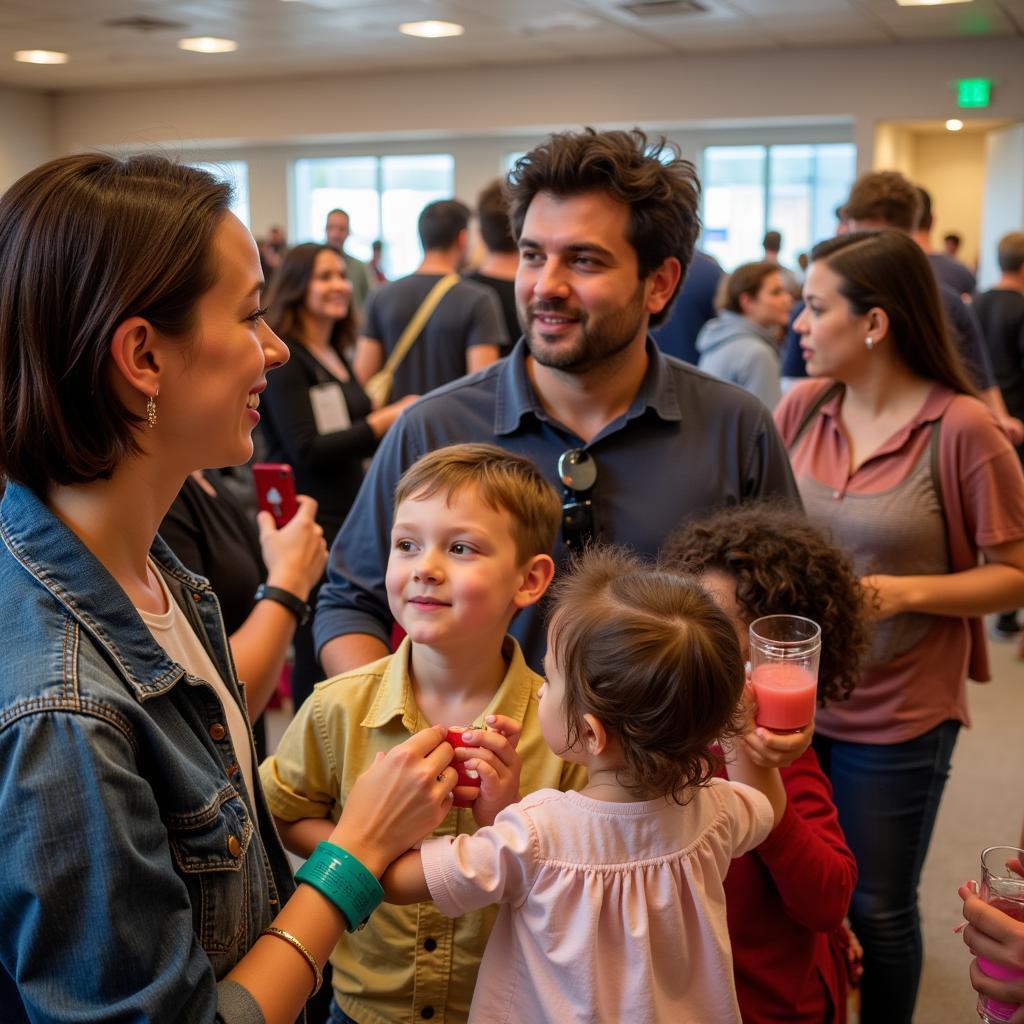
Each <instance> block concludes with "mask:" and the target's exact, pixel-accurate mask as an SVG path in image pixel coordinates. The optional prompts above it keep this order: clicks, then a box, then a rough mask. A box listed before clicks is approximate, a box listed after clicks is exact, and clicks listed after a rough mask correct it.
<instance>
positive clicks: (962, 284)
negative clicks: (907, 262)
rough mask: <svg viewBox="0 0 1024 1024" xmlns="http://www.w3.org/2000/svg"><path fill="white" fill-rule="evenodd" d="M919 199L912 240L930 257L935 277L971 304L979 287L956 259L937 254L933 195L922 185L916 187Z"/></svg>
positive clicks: (942, 253) (945, 254)
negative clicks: (934, 244)
mask: <svg viewBox="0 0 1024 1024" xmlns="http://www.w3.org/2000/svg"><path fill="white" fill-rule="evenodd" d="M916 188H917V195H918V198H919V199H920V200H921V212H920V214H919V215H918V218H917V227H916V228H915V229H914V232H913V234H912V236H911V237H912V238H913V239H914V241H915V242H917V244H918V245H919V246H921V248H922V250H923V251H924V254H925V256H927V257H928V262H929V263H930V264H931V265H932V270H934V271H935V276H936V277H937V278H938V279H939V280H940V281H941V282H942V283H943V284H944V285H946V286H947V287H949V288H952V289H953V291H955V292H956V293H957V294H958V295H959V296H960V298H962V299H963V300H964V302H970V301H971V299H972V298H973V297H974V292H975V290H976V289H977V287H978V282H977V280H976V279H975V277H974V275H973V274H972V273H971V272H970V271H969V270H968V269H967V267H965V266H964V265H963V263H961V262H960V261H959V260H958V259H956V257H954V256H950V255H949V254H948V253H945V252H936V250H935V249H934V248H933V247H932V227H933V226H934V224H935V215H934V213H933V211H932V197H931V193H930V192H929V191H928V190H927V189H924V188H921V186H920V185H918V186H916Z"/></svg>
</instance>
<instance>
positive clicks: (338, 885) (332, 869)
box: [295, 843, 384, 932]
mask: <svg viewBox="0 0 1024 1024" xmlns="http://www.w3.org/2000/svg"><path fill="white" fill-rule="evenodd" d="M295 880H296V881H297V882H305V883H306V885H311V886H312V887H313V888H314V889H316V890H317V892H319V893H321V894H322V895H323V896H326V897H327V899H329V900H330V901H331V902H332V903H333V904H334V905H335V906H336V907H337V908H338V909H339V910H340V911H341V912H342V913H343V914H344V915H345V919H346V920H347V921H348V930H349V931H350V932H354V931H358V930H359V929H360V928H365V927H366V922H367V921H368V920H369V919H370V915H371V914H372V913H373V912H374V911H375V910H376V909H377V907H379V906H380V904H381V903H382V902H383V900H384V890H383V889H382V888H381V887H380V882H378V881H377V879H376V878H374V877H373V875H372V874H371V873H370V872H369V871H367V870H366V868H365V867H364V866H363V865H362V864H361V863H360V862H359V861H358V860H357V859H356V858H355V857H353V856H352V854H350V853H348V852H347V851H345V850H343V849H342V848H341V847H340V846H335V845H334V843H317V847H316V849H315V850H314V851H313V853H312V854H311V856H310V858H309V860H307V861H306V863H305V864H303V865H302V867H301V868H299V870H298V871H296V872H295Z"/></svg>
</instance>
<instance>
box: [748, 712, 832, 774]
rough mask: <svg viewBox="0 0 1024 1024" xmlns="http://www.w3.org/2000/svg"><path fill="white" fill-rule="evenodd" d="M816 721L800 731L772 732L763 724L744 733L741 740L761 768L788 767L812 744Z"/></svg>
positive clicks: (751, 758)
mask: <svg viewBox="0 0 1024 1024" xmlns="http://www.w3.org/2000/svg"><path fill="white" fill-rule="evenodd" d="M751 724H753V723H751ZM813 736H814V722H811V724H810V725H808V726H806V727H805V728H803V729H801V730H800V731H799V732H788V733H780V732H772V731H771V729H766V728H764V726H762V725H758V726H755V727H754V728H752V729H751V730H750V731H749V732H746V733H744V734H743V735H742V736H741V737H740V740H741V741H742V742H743V745H744V746H745V747H746V750H747V753H748V754H749V755H750V760H751V761H753V762H754V764H756V765H757V766H758V767H760V768H788V767H789V766H790V765H791V764H792V763H793V762H794V761H795V760H796V759H797V758H798V757H800V756H801V755H802V754H803V752H804V751H805V750H806V749H807V748H808V747H809V746H810V745H811V739H812V737H813Z"/></svg>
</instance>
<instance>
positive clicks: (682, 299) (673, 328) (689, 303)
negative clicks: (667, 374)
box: [651, 249, 725, 366]
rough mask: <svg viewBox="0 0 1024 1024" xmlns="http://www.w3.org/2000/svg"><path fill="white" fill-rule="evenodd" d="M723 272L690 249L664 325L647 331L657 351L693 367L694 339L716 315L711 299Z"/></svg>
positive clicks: (712, 260) (705, 255) (710, 259)
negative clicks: (689, 258) (687, 267)
mask: <svg viewBox="0 0 1024 1024" xmlns="http://www.w3.org/2000/svg"><path fill="white" fill-rule="evenodd" d="M724 274H725V271H724V270H722V268H721V266H720V265H719V263H718V260H716V259H715V257H714V256H712V255H710V253H706V252H703V251H702V250H700V249H694V251H693V261H692V262H691V263H690V267H689V269H688V270H687V272H686V277H685V278H683V283H682V286H681V287H680V289H679V294H678V295H677V296H676V298H675V302H673V303H672V306H671V307H670V308H669V311H668V316H667V317H666V318H665V320H664V322H663V323H661V324H660V325H659V326H657V327H654V328H653V329H652V330H651V334H652V335H653V336H654V340H655V341H656V342H657V343H658V348H660V349H661V351H662V352H664V353H665V354H666V355H669V356H675V357H676V359H682V360H683V362H686V363H693V364H694V365H695V366H696V364H697V360H698V359H699V358H700V356H699V354H698V352H697V335H698V334H700V329H701V328H702V327H703V326H704V325H705V324H706V323H707V322H708V321H709V320H711V319H713V318H714V316H715V314H716V313H717V312H718V311H717V310H716V309H715V296H716V295H717V294H718V286H719V284H720V282H721V280H722V277H723V275H724Z"/></svg>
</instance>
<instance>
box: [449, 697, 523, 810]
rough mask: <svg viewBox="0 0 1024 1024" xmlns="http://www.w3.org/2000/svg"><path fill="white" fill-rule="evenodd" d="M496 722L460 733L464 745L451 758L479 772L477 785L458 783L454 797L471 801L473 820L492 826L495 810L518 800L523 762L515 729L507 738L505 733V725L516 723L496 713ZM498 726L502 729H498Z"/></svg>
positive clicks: (467, 801) (517, 733)
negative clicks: (520, 757)
mask: <svg viewBox="0 0 1024 1024" xmlns="http://www.w3.org/2000/svg"><path fill="white" fill-rule="evenodd" d="M493 717H494V718H495V719H497V720H498V721H497V723H496V724H492V723H491V722H490V721H488V723H487V724H488V725H489V726H490V728H489V729H486V730H485V729H472V730H470V731H469V732H464V733H463V734H462V740H463V742H464V743H467V744H469V746H466V747H456V748H455V756H454V758H453V761H461V762H463V763H464V764H465V765H466V767H467V768H472V769H473V770H474V771H477V772H479V773H480V788H479V789H476V788H471V787H469V786H458V787H457V788H456V790H455V797H456V799H458V800H460V801H464V802H466V803H469V802H470V801H472V806H473V820H474V821H476V823H477V824H478V825H493V824H494V819H495V818H496V817H497V815H498V812H499V811H502V810H504V809H505V808H506V807H508V805H509V804H513V803H515V802H516V801H517V800H518V799H519V776H520V774H521V773H522V769H523V763H522V761H520V760H519V755H518V754H517V753H516V751H515V745H514V744H515V743H517V742H518V741H519V731H520V730H518V728H516V729H514V730H510V731H514V733H515V735H514V736H513V737H512V739H509V738H508V737H507V736H506V735H505V732H504V729H505V726H506V725H511V726H517V723H515V722H512V721H511V719H508V718H505V717H504V716H500V715H495V716H493ZM499 726H500V727H501V729H502V731H499Z"/></svg>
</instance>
